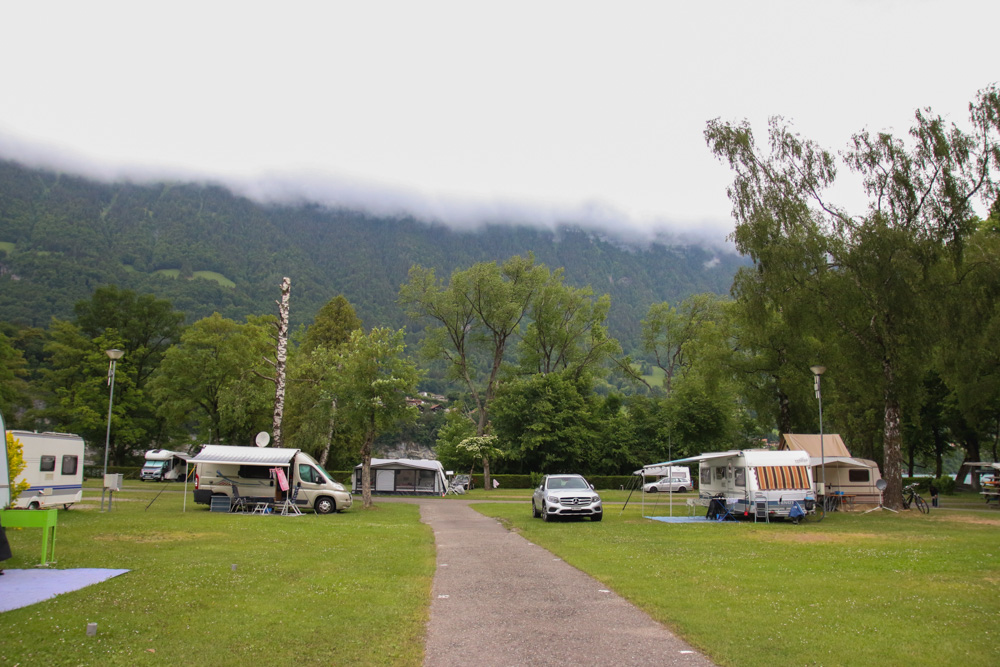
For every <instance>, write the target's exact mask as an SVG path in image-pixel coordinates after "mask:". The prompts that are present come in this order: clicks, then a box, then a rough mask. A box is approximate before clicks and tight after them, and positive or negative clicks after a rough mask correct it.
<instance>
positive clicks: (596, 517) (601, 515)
mask: <svg viewBox="0 0 1000 667" xmlns="http://www.w3.org/2000/svg"><path fill="white" fill-rule="evenodd" d="M603 518H604V512H598V513H597V514H591V515H590V520H591V521H600V520H601V519H603Z"/></svg>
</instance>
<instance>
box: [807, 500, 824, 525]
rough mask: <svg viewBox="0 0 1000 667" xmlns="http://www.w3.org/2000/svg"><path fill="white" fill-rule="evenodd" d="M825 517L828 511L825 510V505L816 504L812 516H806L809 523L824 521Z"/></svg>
mask: <svg viewBox="0 0 1000 667" xmlns="http://www.w3.org/2000/svg"><path fill="white" fill-rule="evenodd" d="M825 516H826V510H824V509H823V503H816V505H814V506H813V513H812V516H809V515H806V517H808V519H809V521H816V522H819V521H822V520H823V518H824V517H825ZM804 518H805V517H804Z"/></svg>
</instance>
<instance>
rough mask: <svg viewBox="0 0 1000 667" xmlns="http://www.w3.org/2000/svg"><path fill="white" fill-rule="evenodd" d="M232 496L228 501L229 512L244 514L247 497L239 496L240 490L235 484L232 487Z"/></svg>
mask: <svg viewBox="0 0 1000 667" xmlns="http://www.w3.org/2000/svg"><path fill="white" fill-rule="evenodd" d="M232 489H233V495H232V497H231V499H230V501H229V511H230V512H239V513H240V514H246V513H247V509H249V508H248V507H247V497H246V496H241V495H240V489H239V487H238V486H236V485H235V484H233V485H232Z"/></svg>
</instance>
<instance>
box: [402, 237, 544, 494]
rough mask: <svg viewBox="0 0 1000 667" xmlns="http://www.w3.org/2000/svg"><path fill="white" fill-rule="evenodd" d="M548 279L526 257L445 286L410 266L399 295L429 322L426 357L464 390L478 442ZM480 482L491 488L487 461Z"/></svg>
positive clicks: (478, 269) (479, 268)
mask: <svg viewBox="0 0 1000 667" xmlns="http://www.w3.org/2000/svg"><path fill="white" fill-rule="evenodd" d="M546 279H547V270H546V269H545V267H543V266H536V265H535V260H534V257H533V256H531V255H529V256H528V257H519V256H516V257H511V258H510V259H508V260H507V261H506V262H504V263H503V265H498V264H496V263H495V262H483V263H480V264H475V265H473V266H472V267H470V268H469V269H466V270H464V271H455V272H453V273H452V275H451V279H450V281H449V283H448V285H444V284H442V283H441V281H439V280H438V279H437V278H436V277H435V275H434V270H433V269H424V268H422V267H420V266H414V267H413V268H411V269H410V274H409V281H408V282H407V283H406V284H404V285H403V286H402V288H401V289H400V297H399V300H400V303H401V304H402V305H403V306H404V307H405V308H406V310H407V314H408V315H409V316H410V317H412V318H414V319H425V320H430V321H431V322H432V324H431V325H430V326H429V327H428V329H427V336H426V338H425V339H424V353H425V355H426V356H427V357H429V358H431V359H443V360H445V361H446V363H447V364H448V373H449V377H450V378H452V379H455V380H459V381H460V382H462V383H463V384H464V385H465V387H466V389H467V390H468V392H469V395H470V402H471V404H470V412H469V413H468V414H469V415H470V418H473V419H474V420H475V422H476V435H477V436H483V435H486V432H487V426H488V424H489V419H490V412H489V411H490V404H491V403H492V401H493V397H494V395H495V394H496V391H497V387H498V386H499V383H500V368H501V365H502V364H503V361H504V359H505V355H506V352H507V346H508V344H509V343H510V342H511V340H512V339H513V337H514V335H515V334H516V332H517V331H518V330H519V328H520V326H521V321H522V320H523V319H524V317H525V314H526V313H527V312H528V309H529V308H530V307H531V304H532V300H533V299H534V297H535V294H536V293H537V292H538V290H539V289H540V288H541V287H542V285H543V284H544V283H545V281H546ZM480 368H485V370H480ZM483 477H484V481H485V483H486V484H487V485H489V483H490V464H489V460H487V459H483Z"/></svg>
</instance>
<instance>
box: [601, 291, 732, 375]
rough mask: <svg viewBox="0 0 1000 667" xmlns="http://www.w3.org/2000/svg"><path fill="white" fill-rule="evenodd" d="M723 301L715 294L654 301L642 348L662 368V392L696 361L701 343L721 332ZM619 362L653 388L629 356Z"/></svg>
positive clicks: (644, 327) (644, 324)
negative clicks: (671, 301) (675, 302)
mask: <svg viewBox="0 0 1000 667" xmlns="http://www.w3.org/2000/svg"><path fill="white" fill-rule="evenodd" d="M721 304H722V301H721V299H720V297H719V296H718V295H715V294H696V295H694V296H692V297H689V298H687V299H685V300H684V301H682V302H681V304H680V305H679V306H678V307H674V306H671V305H670V304H669V303H654V304H652V305H651V306H650V307H649V312H648V313H647V315H646V319H644V320H643V321H642V350H643V352H645V353H646V354H647V355H649V356H650V357H652V360H653V364H654V365H655V366H656V367H657V368H659V369H660V370H662V371H663V392H664V393H665V394H667V395H669V394H670V392H671V391H672V390H673V385H674V381H675V378H677V377H678V376H680V375H682V374H683V373H685V372H686V371H687V370H688V369H689V368H691V366H692V365H693V364H694V363H695V358H696V357H697V354H696V352H697V349H698V347H699V346H702V347H704V346H706V345H708V344H710V339H711V338H712V337H716V338H717V336H718V333H719V323H720V321H721V319H722V305H721ZM620 366H621V368H622V369H623V370H625V372H626V373H627V374H628V375H630V376H631V377H632V378H634V379H636V380H638V381H639V382H642V383H643V384H644V385H646V387H647V388H648V389H650V390H652V389H653V387H652V386H651V385H650V383H649V382H647V381H646V380H645V379H644V378H643V377H642V376H641V375H640V374H638V373H636V372H635V371H634V370H633V365H632V360H631V359H630V358H626V359H625V360H624V361H622V362H620Z"/></svg>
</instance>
